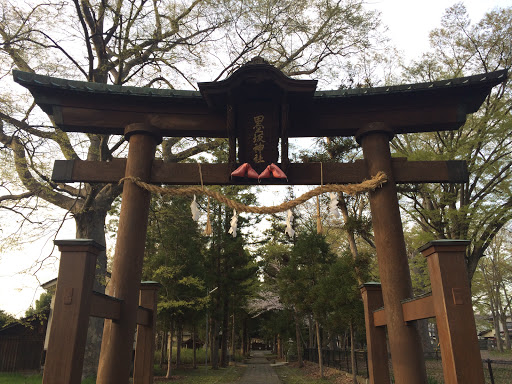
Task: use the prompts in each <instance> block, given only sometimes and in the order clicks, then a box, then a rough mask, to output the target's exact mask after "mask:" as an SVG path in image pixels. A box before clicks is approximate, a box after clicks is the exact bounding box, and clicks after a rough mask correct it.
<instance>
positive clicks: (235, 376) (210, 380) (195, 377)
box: [155, 366, 245, 384]
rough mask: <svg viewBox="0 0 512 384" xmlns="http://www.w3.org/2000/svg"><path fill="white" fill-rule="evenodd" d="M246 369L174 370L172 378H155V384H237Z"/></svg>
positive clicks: (237, 367) (233, 367)
mask: <svg viewBox="0 0 512 384" xmlns="http://www.w3.org/2000/svg"><path fill="white" fill-rule="evenodd" d="M244 369H245V367H241V366H236V367H235V366H230V367H227V368H219V369H211V368H208V370H206V369H205V368H204V366H203V367H199V368H198V369H190V368H185V369H174V370H173V371H172V378H171V379H165V378H164V377H158V376H156V377H155V383H159V384H164V383H176V382H179V383H180V384H235V383H237V382H238V381H239V380H240V378H241V377H242V374H243V372H244Z"/></svg>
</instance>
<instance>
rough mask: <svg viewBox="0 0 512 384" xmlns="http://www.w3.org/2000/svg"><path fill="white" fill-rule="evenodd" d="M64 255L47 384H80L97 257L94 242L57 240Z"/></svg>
mask: <svg viewBox="0 0 512 384" xmlns="http://www.w3.org/2000/svg"><path fill="white" fill-rule="evenodd" d="M55 244H56V245H57V246H58V247H59V250H60V252H61V258H60V266H59V277H58V282H57V291H56V292H55V306H54V310H53V317H52V323H51V330H50V340H49V342H48V352H47V355H46V362H45V366H44V374H43V384H80V382H81V381H82V368H83V362H84V353H85V342H86V338H87V325H88V324H89V309H90V303H91V295H92V288H93V284H94V276H95V274H94V272H95V269H96V257H97V255H98V253H100V252H101V251H103V250H105V247H104V246H102V245H100V244H98V243H96V242H95V241H94V240H87V239H78V240H56V241H55Z"/></svg>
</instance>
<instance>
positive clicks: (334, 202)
mask: <svg viewBox="0 0 512 384" xmlns="http://www.w3.org/2000/svg"><path fill="white" fill-rule="evenodd" d="M329 197H330V198H331V202H330V203H329V211H330V212H331V214H332V215H333V216H334V217H335V218H336V219H339V218H340V211H338V194H337V193H334V192H329Z"/></svg>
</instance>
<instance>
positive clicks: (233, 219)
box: [228, 209, 238, 237]
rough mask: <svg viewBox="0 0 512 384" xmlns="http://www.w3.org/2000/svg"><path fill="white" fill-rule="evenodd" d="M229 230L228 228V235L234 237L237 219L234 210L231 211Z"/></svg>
mask: <svg viewBox="0 0 512 384" xmlns="http://www.w3.org/2000/svg"><path fill="white" fill-rule="evenodd" d="M230 224H231V228H229V231H228V233H229V234H231V236H233V237H236V229H237V224H238V217H237V216H236V209H234V210H233V217H232V218H231V223H230Z"/></svg>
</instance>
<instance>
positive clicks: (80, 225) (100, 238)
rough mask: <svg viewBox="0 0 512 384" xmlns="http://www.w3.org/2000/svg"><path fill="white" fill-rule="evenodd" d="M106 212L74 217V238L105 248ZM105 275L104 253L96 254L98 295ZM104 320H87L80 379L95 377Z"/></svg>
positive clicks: (92, 212) (92, 318) (94, 318)
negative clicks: (87, 325)
mask: <svg viewBox="0 0 512 384" xmlns="http://www.w3.org/2000/svg"><path fill="white" fill-rule="evenodd" d="M106 215H107V212H106V211H104V210H101V209H96V210H90V211H87V212H84V213H80V214H76V215H75V223H76V238H77V239H92V240H94V241H96V242H97V243H99V244H101V245H103V246H105V244H106V242H105V217H106ZM106 274H107V255H106V252H105V251H103V252H100V253H99V254H98V258H97V262H96V279H95V282H94V290H95V291H97V292H100V293H104V292H105V285H106ZM103 323H104V320H103V319H101V318H97V317H90V318H89V327H88V329H87V343H86V346H85V355H84V366H83V371H82V377H83V378H87V377H96V374H97V372H98V363H99V359H100V350H101V337H102V335H103Z"/></svg>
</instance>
